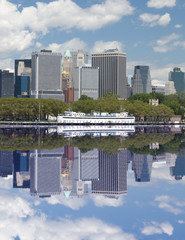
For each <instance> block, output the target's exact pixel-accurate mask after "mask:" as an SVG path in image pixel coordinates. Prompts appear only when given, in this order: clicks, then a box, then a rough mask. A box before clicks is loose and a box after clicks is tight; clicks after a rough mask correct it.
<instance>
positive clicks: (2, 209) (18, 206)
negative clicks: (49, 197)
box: [0, 192, 34, 218]
mask: <svg viewBox="0 0 185 240" xmlns="http://www.w3.org/2000/svg"><path fill="white" fill-rule="evenodd" d="M0 213H1V216H2V215H6V216H11V217H20V218H25V217H27V216H32V215H33V214H34V211H33V210H32V209H31V205H30V204H29V203H28V202H27V201H26V200H24V199H23V198H21V197H18V196H10V195H9V194H6V193H5V192H3V194H1V195H0Z"/></svg>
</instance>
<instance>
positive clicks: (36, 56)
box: [31, 50, 64, 100]
mask: <svg viewBox="0 0 185 240" xmlns="http://www.w3.org/2000/svg"><path fill="white" fill-rule="evenodd" d="M31 97H32V98H52V99H59V100H64V95H63V92H62V55H61V54H60V53H52V51H51V50H41V51H40V52H33V53H32V80H31Z"/></svg>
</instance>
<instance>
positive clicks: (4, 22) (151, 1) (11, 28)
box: [0, 0, 185, 81]
mask: <svg viewBox="0 0 185 240" xmlns="http://www.w3.org/2000/svg"><path fill="white" fill-rule="evenodd" d="M48 9H49V11H48ZM184 10H185V4H184V3H183V1H182V0H169V1H160V0H145V1H142V3H141V2H138V1H136V0H130V1H127V0H122V1H120V0H116V1H112V0H105V1H100V0H93V1H92V0H89V1H79V0H73V1H72V0H70V1H64V0H58V1H49V0H47V1H44V2H41V1H40V2H39V3H38V1H35V0H31V1H29V2H26V1H22V0H15V1H7V0H3V1H1V11H2V14H1V17H0V20H1V21H0V26H1V29H2V31H1V33H0V43H1V50H0V56H1V58H0V68H1V69H7V68H8V69H11V70H13V68H14V67H13V66H14V59H20V58H21V59H22V58H29V57H30V56H31V52H33V51H40V50H41V49H43V48H46V49H51V50H52V51H53V52H61V53H62V54H64V52H65V51H66V49H67V47H69V48H70V50H78V49H82V50H86V51H88V52H89V57H90V55H91V53H92V52H95V51H100V50H101V51H103V50H105V49H108V48H116V47H117V48H118V49H119V50H120V51H122V52H124V53H126V54H127V76H128V77H129V80H130V78H131V77H132V76H133V71H134V66H136V65H148V66H150V70H151V78H152V80H162V81H167V80H168V73H169V72H170V71H171V70H172V69H173V68H174V67H180V68H181V69H182V71H184V70H185V61H184V56H183V55H184V49H185V36H184V33H183V30H184V26H183V22H182V19H183V13H184ZM89 59H90V58H89Z"/></svg>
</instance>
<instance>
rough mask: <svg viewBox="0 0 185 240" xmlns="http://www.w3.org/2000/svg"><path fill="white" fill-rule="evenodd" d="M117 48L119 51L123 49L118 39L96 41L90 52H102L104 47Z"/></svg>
mask: <svg viewBox="0 0 185 240" xmlns="http://www.w3.org/2000/svg"><path fill="white" fill-rule="evenodd" d="M115 48H117V49H118V50H119V51H123V44H122V43H121V42H118V41H109V42H104V41H97V42H95V43H94V46H93V48H92V49H91V52H103V51H104V50H106V49H115Z"/></svg>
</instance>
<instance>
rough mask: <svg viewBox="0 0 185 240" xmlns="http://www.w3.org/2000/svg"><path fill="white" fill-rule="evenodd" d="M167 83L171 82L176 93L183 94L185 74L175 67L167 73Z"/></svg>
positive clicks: (184, 90)
mask: <svg viewBox="0 0 185 240" xmlns="http://www.w3.org/2000/svg"><path fill="white" fill-rule="evenodd" d="M169 81H173V82H174V85H175V89H176V91H177V92H185V72H182V71H181V69H180V68H178V67H175V68H174V69H173V71H171V72H170V73H169Z"/></svg>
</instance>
